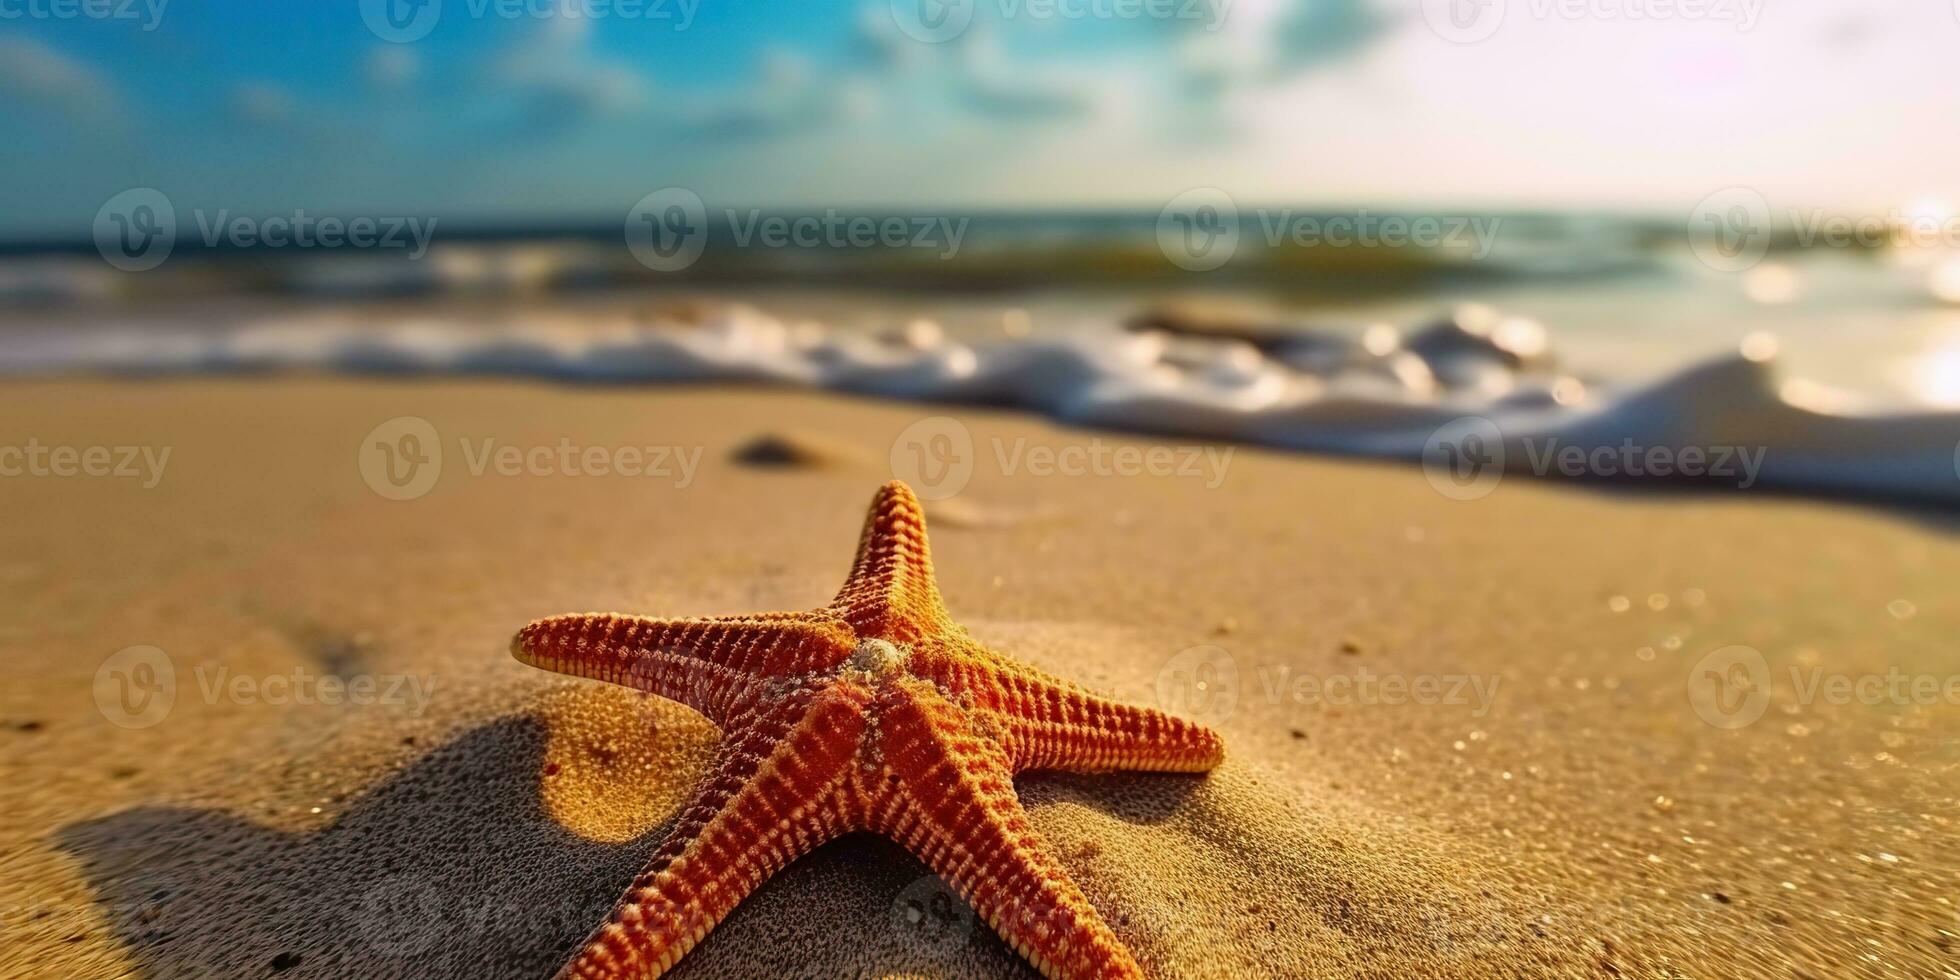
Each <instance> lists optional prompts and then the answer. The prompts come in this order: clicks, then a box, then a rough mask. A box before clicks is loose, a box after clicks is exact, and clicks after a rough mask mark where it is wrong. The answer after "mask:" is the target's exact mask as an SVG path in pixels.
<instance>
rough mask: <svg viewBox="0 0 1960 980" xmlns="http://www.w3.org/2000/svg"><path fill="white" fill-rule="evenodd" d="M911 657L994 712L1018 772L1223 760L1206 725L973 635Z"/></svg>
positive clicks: (1198, 768) (1156, 767) (1219, 743)
mask: <svg viewBox="0 0 1960 980" xmlns="http://www.w3.org/2000/svg"><path fill="white" fill-rule="evenodd" d="M914 663H915V664H916V665H917V667H916V670H917V672H919V673H921V674H924V675H926V676H929V677H931V678H932V679H933V680H935V681H936V682H938V683H939V684H940V686H942V687H943V688H945V689H947V690H954V691H960V692H962V693H964V694H966V695H968V696H970V697H971V699H972V702H973V705H974V706H975V707H976V708H980V709H982V710H985V711H987V712H989V713H990V714H992V715H994V716H995V717H996V719H997V722H998V724H999V726H1000V728H1001V733H1002V735H1003V736H1004V738H1003V741H1004V742H1005V743H1006V745H1007V751H1008V758H1009V763H1010V764H1011V765H1012V766H1013V767H1014V771H1015V772H1026V771H1028V770H1030V769H1056V770H1062V771H1065V772H1115V771H1119V770H1131V771H1142V772H1209V771H1210V770H1212V769H1214V768H1216V767H1217V766H1218V764H1219V763H1220V762H1223V761H1224V759H1225V741H1224V739H1222V738H1220V737H1219V735H1218V733H1217V732H1214V731H1212V730H1211V729H1209V728H1206V727H1205V726H1203V725H1199V724H1196V723H1194V722H1189V721H1185V720H1184V719H1182V718H1178V717H1176V716H1175V715H1169V714H1165V713H1164V712H1162V711H1157V710H1155V709H1152V708H1144V707H1139V706H1137V705H1132V704H1125V703H1123V702H1121V701H1115V700H1112V699H1110V698H1105V697H1101V696H1098V695H1096V694H1092V693H1090V692H1088V691H1086V690H1083V689H1082V688H1080V687H1077V686H1075V685H1074V684H1070V683H1068V682H1067V681H1063V680H1059V679H1057V678H1054V677H1051V676H1049V675H1048V674H1046V673H1043V672H1042V671H1039V670H1036V669H1034V668H1032V667H1028V666H1025V665H1022V664H1018V663H1014V662H1012V661H1009V660H1008V659H1006V658H1005V657H1002V656H1001V655H999V654H997V653H994V652H993V651H991V650H988V649H986V648H985V647H982V646H981V645H979V644H978V643H976V642H973V641H972V640H970V639H961V640H958V641H955V642H954V643H953V644H952V645H950V646H948V647H945V648H943V649H935V648H931V647H927V648H925V649H923V650H921V652H920V654H918V655H915V657H914Z"/></svg>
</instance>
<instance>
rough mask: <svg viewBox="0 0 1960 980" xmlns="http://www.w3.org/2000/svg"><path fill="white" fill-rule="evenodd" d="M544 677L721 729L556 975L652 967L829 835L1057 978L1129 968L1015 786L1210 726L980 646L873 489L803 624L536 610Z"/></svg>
mask: <svg viewBox="0 0 1960 980" xmlns="http://www.w3.org/2000/svg"><path fill="white" fill-rule="evenodd" d="M511 652H512V653H513V654H514V655H515V656H516V657H517V659H519V660H521V661H523V662H525V663H527V664H531V665H533V666H536V667H542V668H544V669H546V670H554V671H558V672H560V673H565V674H573V675H576V676H579V677H588V678H593V679H596V680H602V681H609V682H611V683H615V684H623V685H626V686H629V687H633V688H637V689H639V690H643V691H649V692H652V693H654V694H658V695H660V696H662V697H667V698H672V699H674V700H676V701H680V702H682V703H684V704H687V705H689V706H691V707H693V708H694V709H695V710H697V711H700V712H701V713H702V714H704V715H706V716H708V718H709V719H710V720H711V721H713V722H714V723H715V724H716V725H718V726H719V727H720V728H721V730H722V732H723V736H724V737H723V741H722V745H721V748H720V755H719V758H718V759H717V761H716V762H715V764H714V767H713V769H712V770H711V771H710V772H709V774H708V775H707V776H706V777H705V778H703V779H702V781H701V784H700V786H699V788H698V789H697V790H696V792H695V796H694V799H693V801H692V802H691V803H690V804H689V805H688V806H687V807H686V808H685V809H684V810H683V811H682V812H681V816H680V818H679V820H678V822H677V823H675V825H674V827H673V829H672V830H671V831H670V832H669V833H668V835H667V838H666V840H665V841H664V842H663V843H662V844H661V845H660V846H659V848H658V849H657V850H656V851H655V852H654V855H653V859H652V860H651V861H650V862H649V863H648V865H647V867H646V870H645V871H643V872H642V873H641V874H640V875H639V877H637V878H635V879H634V881H633V883H632V885H631V886H630V887H629V888H627V890H626V894H625V895H624V896H622V897H621V899H620V901H619V904H618V905H617V906H615V908H614V909H613V912H612V914H611V916H610V917H608V919H607V921H606V922H605V923H604V924H603V925H601V926H600V927H599V928H598V929H596V930H595V931H594V932H593V933H592V935H591V936H590V937H588V938H587V939H586V941H585V943H584V945H583V946H582V947H581V948H580V949H579V951H578V952H577V953H576V954H575V955H574V956H573V957H572V959H571V961H570V962H569V963H567V964H566V965H565V967H564V969H563V970H562V971H560V974H559V976H560V977H562V978H589V980H598V978H621V977H635V978H643V977H656V976H659V975H660V974H662V973H664V972H666V971H667V970H668V969H670V968H671V967H672V966H673V965H674V964H675V963H676V962H678V961H679V960H680V958H681V957H683V956H685V955H687V952H688V950H690V949H692V948H693V947H694V945H695V944H696V943H698V942H700V941H701V939H702V937H703V936H705V935H707V933H708V931H709V930H710V929H713V928H714V927H715V925H716V924H717V923H719V922H720V921H721V920H722V919H723V918H724V917H726V916H727V915H728V913H729V912H730V911H732V910H733V909H734V908H735V906H736V904H737V903H739V902H740V901H741V900H742V899H743V898H744V897H746V896H747V895H748V894H749V893H750V892H752V891H754V890H755V889H756V888H757V887H758V886H760V885H761V884H762V883H763V882H764V881H765V880H767V879H768V878H769V877H770V876H771V875H773V874H775V873H776V872H777V871H779V870H781V869H782V868H783V867H785V866H786V865H788V864H789V863H790V862H791V861H794V860H795V859H796V858H798V857H800V856H802V855H803V854H806V853H808V852H809V851H811V850H812V849H814V848H816V847H817V846H818V845H820V844H823V843H824V842H825V841H828V840H830V839H831V838H834V837H836V836H838V835H840V834H845V833H849V832H852V831H870V832H873V833H877V834H882V835H884V836H886V837H889V838H891V839H893V840H895V841H897V842H899V843H900V844H901V845H903V846H904V847H905V848H906V849H907V850H909V851H911V852H912V853H913V854H914V855H916V856H917V857H918V858H919V860H921V861H923V862H924V863H925V864H926V865H927V866H928V867H930V868H932V870H933V871H934V872H935V873H937V874H938V875H940V876H941V877H942V878H944V879H945V880H946V881H947V882H948V883H949V884H951V885H952V886H953V887H954V888H955V889H956V890H957V891H958V892H959V893H960V894H961V895H962V896H963V897H965V898H966V900H967V901H968V902H970V903H971V904H972V905H973V908H974V910H975V911H976V912H978V913H979V915H980V916H981V918H984V919H985V920H986V921H987V922H988V923H989V924H990V925H992V927H993V928H994V930H995V931H996V932H998V933H999V934H1000V935H1001V937H1002V938H1003V939H1005V940H1006V941H1007V942H1008V943H1009V944H1010V945H1012V946H1013V947H1014V949H1015V950H1017V951H1018V952H1020V954H1021V955H1022V956H1025V957H1026V958H1027V959H1028V961H1029V962H1030V963H1032V964H1033V965H1034V966H1035V968H1036V969H1038V970H1040V971H1041V973H1042V974H1043V975H1045V976H1048V977H1052V978H1057V980H1089V978H1095V980H1105V978H1122V977H1141V976H1142V975H1143V972H1142V970H1141V969H1140V968H1139V967H1138V966H1137V963H1136V960H1135V958H1134V957H1132V956H1131V954H1130V952H1129V950H1128V949H1127V948H1125V947H1124V945H1123V944H1122V943H1121V942H1120V941H1119V940H1117V938H1116V936H1115V935H1114V934H1113V933H1112V932H1111V931H1110V929H1109V926H1108V925H1107V924H1105V923H1104V922H1103V920H1102V917H1101V916H1100V915H1098V914H1097V913H1096V910H1095V908H1094V907H1093V906H1091V905H1090V903H1089V901H1088V899H1087V898H1085V897H1084V896H1083V894H1082V892H1081V891H1080V890H1079V889H1078V888H1077V887H1076V886H1075V883H1074V882H1072V881H1070V880H1069V877H1068V874H1067V873H1066V872H1064V871H1063V870H1062V867H1061V865H1060V864H1058V863H1057V862H1056V860H1055V859H1054V857H1053V856H1052V855H1051V854H1050V853H1049V851H1048V849H1047V847H1046V845H1045V844H1044V843H1043V841H1042V838H1041V835H1040V834H1038V833H1036V832H1035V829H1034V826H1033V824H1032V823H1030V821H1029V820H1028V815H1027V813H1026V811H1024V810H1023V809H1022V807H1021V803H1020V800H1019V799H1018V798H1017V797H1016V796H1015V793H1014V783H1013V776H1014V774H1015V773H1017V772H1021V771H1024V770H1029V769H1059V770H1068V771H1075V772H1107V771H1112V770H1124V769H1128V770H1148V771H1158V772H1204V771H1207V770H1210V769H1211V768H1213V767H1214V766H1216V765H1218V763H1219V761H1220V760H1221V759H1222V758H1223V756H1224V743H1223V742H1222V741H1221V740H1220V739H1219V737H1218V735H1217V734H1216V733H1215V732H1213V731H1211V730H1210V729H1208V728H1204V727H1202V726H1200V725H1195V724H1192V723H1190V722H1187V721H1183V720H1181V719H1178V718H1173V717H1171V716H1169V715H1166V714H1164V713H1162V712H1158V711H1153V710H1150V709H1148V708H1140V707H1134V706H1131V705H1126V704H1121V703H1118V702H1115V701H1111V700H1107V699H1104V698H1101V697H1097V696H1096V695H1093V694H1090V693H1088V692H1086V691H1084V690H1082V689H1080V688H1078V687H1076V686H1074V685H1072V684H1069V683H1067V682H1064V681H1060V680H1057V679H1055V678H1052V677H1049V676H1047V675H1046V674H1043V673H1041V672H1039V671H1036V670H1034V669H1032V668H1030V667H1026V666H1023V665H1021V664H1018V663H1015V662H1013V661H1011V660H1008V659H1007V658H1005V657H1003V656H1001V655H1000V654H997V653H994V652H993V651H991V650H988V649H987V648H986V647H984V646H982V645H981V644H980V643H979V642H978V641H976V640H974V639H973V637H971V636H970V635H968V634H967V632H966V630H965V629H964V628H962V627H961V626H959V625H958V624H956V623H954V622H953V621H952V618H951V617H950V616H949V615H948V614H947V612H946V608H945V606H944V605H943V604H942V603H941V601H940V598H939V589H938V586H937V585H936V584H935V583H934V581H933V571H932V557H931V553H930V550H929V548H928V546H927V544H926V526H925V515H924V512H923V511H922V510H921V509H920V507H919V502H918V499H917V498H916V497H914V496H913V494H912V491H911V489H910V488H909V487H907V486H906V485H905V484H903V483H900V482H897V481H894V482H892V483H888V484H886V485H885V486H884V487H882V488H880V489H879V491H878V494H877V497H876V498H875V499H874V500H873V501H872V504H871V513H870V514H869V516H868V517H867V518H866V519H865V523H864V533H863V535H862V537H861V538H860V540H859V543H858V552H857V561H856V563H855V564H854V565H853V566H852V568H851V574H850V578H849V579H848V580H847V581H846V582H845V583H844V587H843V588H842V589H841V590H839V592H838V593H837V597H836V599H834V600H832V601H831V603H830V604H829V605H827V606H825V607H823V608H821V609H818V610H815V611H813V612H807V613H765V614H761V615H755V616H733V617H713V618H705V619H648V618H644V617H639V616H624V615H617V614H611V613H589V614H578V615H568V616H555V617H552V618H549V619H541V620H538V621H537V622H534V623H532V624H530V625H529V626H526V627H524V628H523V629H522V630H520V631H519V632H518V634H517V637H516V638H515V639H514V640H513V641H512V643H511Z"/></svg>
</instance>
